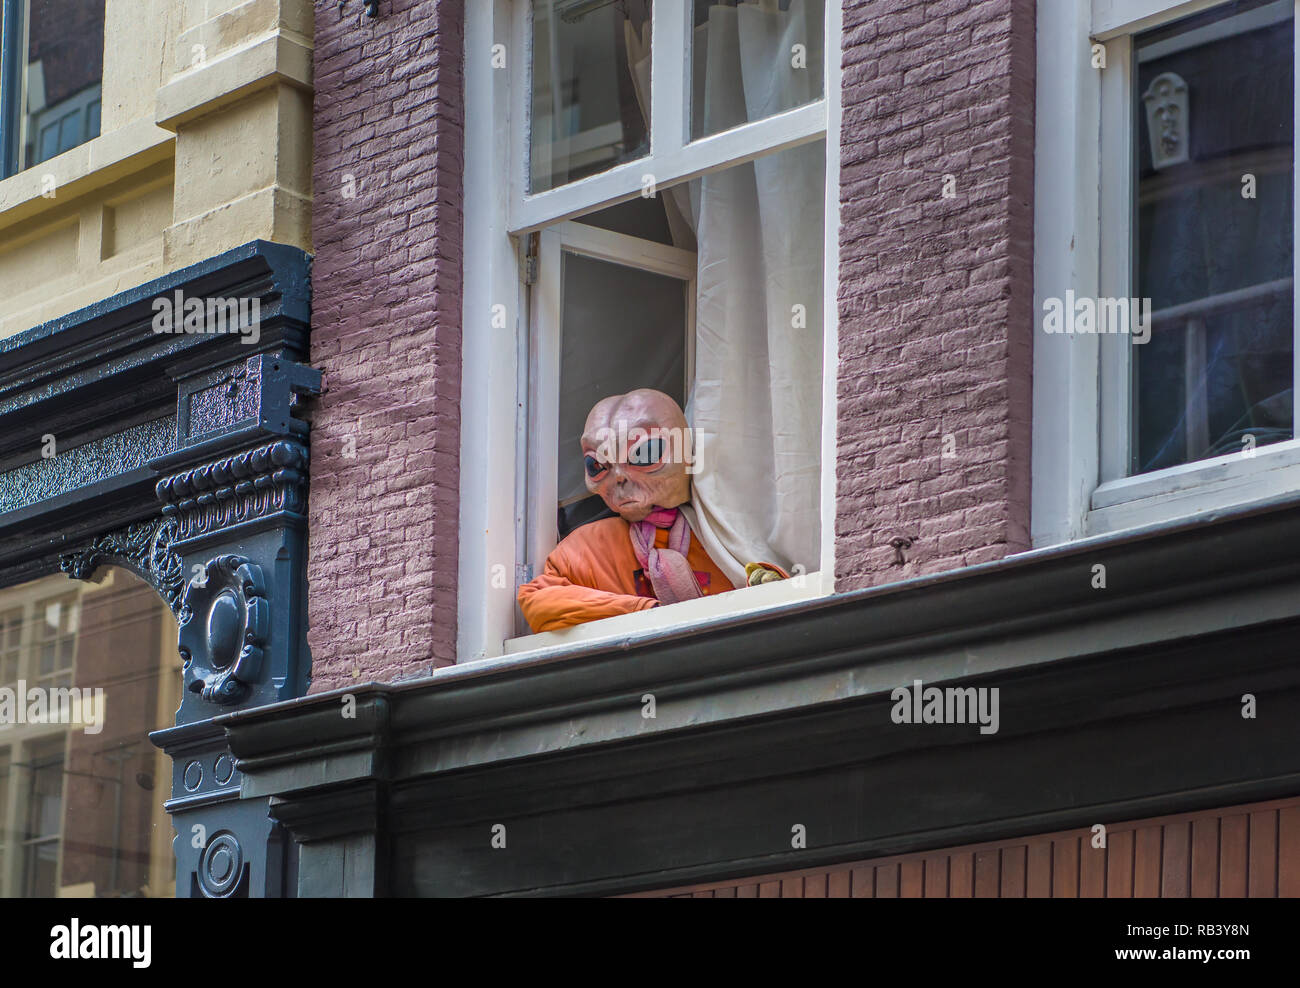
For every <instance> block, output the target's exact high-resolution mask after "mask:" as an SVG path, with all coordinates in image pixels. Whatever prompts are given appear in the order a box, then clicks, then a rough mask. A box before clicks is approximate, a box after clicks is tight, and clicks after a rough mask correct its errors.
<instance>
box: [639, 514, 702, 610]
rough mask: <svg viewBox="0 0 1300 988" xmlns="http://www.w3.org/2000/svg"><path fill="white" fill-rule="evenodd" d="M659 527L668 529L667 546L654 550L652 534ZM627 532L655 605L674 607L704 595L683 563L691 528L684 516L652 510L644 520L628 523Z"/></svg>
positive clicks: (688, 544) (689, 569)
mask: <svg viewBox="0 0 1300 988" xmlns="http://www.w3.org/2000/svg"><path fill="white" fill-rule="evenodd" d="M660 528H666V529H668V545H667V546H665V547H664V548H662V549H656V548H655V531H656V530H657V529H660ZM627 531H628V535H629V536H631V538H632V551H633V552H635V553H636V559H637V562H639V563H640V564H641V569H642V570H644V571H645V575H646V576H647V577H649V579H650V585H651V586H652V587H653V588H654V592H655V596H656V597H658V598H659V603H661V604H676V603H679V602H681V601H683V600H694V599H695V598H697V597H702V596H704V593H703V591H701V590H700V584H699V582H698V581H697V580H696V579H695V573H694V571H693V570H692V569H691V564H690V563H689V562H687V560H686V553H688V552H689V551H690V549H691V529H690V526H688V525H687V524H686V516H685V515H683V514H682V513H681V512H680V511H678V510H677V509H676V508H655V510H654V511H652V512H650V514H648V515H647V516H646V518H645V521H637V522H631V523H629V524H628V526H627Z"/></svg>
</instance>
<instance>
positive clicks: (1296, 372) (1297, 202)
mask: <svg viewBox="0 0 1300 988" xmlns="http://www.w3.org/2000/svg"><path fill="white" fill-rule="evenodd" d="M1295 51H1296V52H1297V53H1300V0H1296V9H1295ZM1295 65H1296V68H1295V70H1294V72H1293V73H1292V78H1291V85H1292V86H1293V87H1294V89H1295V93H1296V96H1297V100H1296V102H1295V105H1294V108H1293V110H1292V113H1293V114H1294V116H1293V119H1294V120H1295V121H1296V123H1297V124H1300V59H1297V60H1296V63H1295ZM1297 133H1300V130H1293V131H1292V134H1293V135H1294V134H1297ZM1295 148H1296V143H1295V138H1294V136H1293V137H1292V139H1291V182H1292V188H1293V191H1292V194H1291V272H1292V273H1291V327H1292V328H1291V341H1292V342H1291V438H1292V439H1295V438H1297V437H1300V305H1298V304H1297V300H1296V292H1297V291H1300V249H1297V248H1300V236H1297V231H1298V230H1300V225H1298V224H1300V198H1298V197H1297V196H1300V167H1296V159H1295Z"/></svg>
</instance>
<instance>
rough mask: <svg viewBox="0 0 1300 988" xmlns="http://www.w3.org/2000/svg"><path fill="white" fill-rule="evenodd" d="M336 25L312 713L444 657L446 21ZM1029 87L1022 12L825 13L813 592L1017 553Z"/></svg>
mask: <svg viewBox="0 0 1300 988" xmlns="http://www.w3.org/2000/svg"><path fill="white" fill-rule="evenodd" d="M350 7H351V10H350V11H349V13H348V15H347V16H345V17H343V18H342V19H340V17H339V15H338V12H337V6H336V4H335V3H333V2H319V3H318V4H317V17H316V37H315V42H316V54H315V72H316V75H315V78H316V103H315V113H316V145H315V147H316V150H315V214H314V220H313V236H314V242H315V252H316V259H315V264H314V269H313V292H314V299H313V339H312V362H313V364H314V365H315V366H316V367H319V368H321V369H322V370H323V371H324V373H325V379H326V388H327V391H326V393H325V395H324V396H323V397H322V398H321V399H320V401H319V402H318V403H316V407H315V409H314V413H313V418H314V427H313V428H314V431H313V439H312V449H313V463H312V488H311V508H310V512H311V517H310V525H311V529H310V531H311V537H312V538H311V549H310V557H309V564H308V577H309V581H310V588H309V595H310V598H309V599H310V625H311V630H310V632H309V643H310V645H311V648H312V653H313V684H312V689H313V690H314V691H320V690H323V689H329V688H333V687H336V686H341V685H345V684H346V683H349V682H352V681H354V671H355V675H356V676H357V677H360V678H363V679H380V680H392V679H395V678H400V677H404V676H408V675H414V674H418V673H420V672H426V671H428V670H429V669H430V668H432V667H434V666H439V665H446V664H450V663H452V662H454V661H455V658H456V656H455V642H456V570H457V562H456V554H457V524H458V510H457V498H458V493H459V474H458V455H459V420H458V416H459V400H460V332H461V329H460V315H461V313H460V306H461V277H462V273H461V270H460V257H461V231H462V216H461V205H462V203H461V199H462V188H461V171H462V167H463V148H462V138H463V126H462V106H463V101H462V96H463V76H462V46H463V29H464V24H463V5H462V4H461V3H460V2H457V0H439V2H430V0H423V2H420V0H383V2H382V4H381V11H382V16H381V17H380V18H378V19H366V18H363V17H361V16H360V14H359V9H360V4H359V3H356V4H352V5H350ZM1034 63H1035V5H1034V0H846V2H845V8H844V52H843V68H844V89H843V128H842V139H841V167H842V173H841V205H842V221H843V226H842V229H841V243H840V261H841V266H840V283H839V317H840V367H839V411H838V439H837V444H838V445H837V454H836V455H837V461H838V462H837V476H838V481H837V483H838V490H837V520H836V558H837V562H836V577H837V589H840V590H848V589H853V588H855V587H861V586H867V585H871V584H877V583H883V582H888V581H890V580H896V579H899V578H901V577H905V576H910V575H914V574H919V573H926V572H934V571H939V570H944V569H951V568H955V567H959V566H964V565H971V564H975V563H980V562H985V561H988V560H992V559H997V558H1000V557H1001V556H1003V555H1005V554H1007V553H1009V552H1014V551H1018V550H1020V549H1023V548H1027V547H1028V545H1029V450H1030V405H1031V376H1030V375H1031V369H1032V368H1031V350H1030V347H1031V331H1032V317H1033V312H1032V306H1033V297H1032V296H1033V284H1032V271H1033V259H1032V250H1033V242H1032V241H1033V206H1032V192H1033V142H1034V134H1033V126H1034V125H1033V112H1034V74H1035V65H1034ZM946 175H951V176H953V179H954V181H955V195H953V196H952V197H951V198H945V197H944V195H943V193H944V178H945V176H946ZM349 176H350V178H349ZM353 188H355V197H354V198H347V197H346V194H345V191H346V190H350V189H353ZM945 437H951V438H950V439H947V440H946V439H945ZM349 440H350V441H351V443H354V444H355V458H350V456H349V453H350V452H351V446H350V444H349ZM945 447H946V448H945ZM945 452H948V453H951V454H952V455H951V456H945V455H944V454H945ZM899 538H905V539H908V540H914V541H913V542H912V544H911V545H910V546H909V547H907V548H904V549H903V550H902V552H903V555H904V558H905V560H906V561H905V563H904V564H903V565H901V566H900V565H898V564H897V551H898V550H896V549H895V548H894V546H893V545H892V543H893V541H894V540H895V539H899Z"/></svg>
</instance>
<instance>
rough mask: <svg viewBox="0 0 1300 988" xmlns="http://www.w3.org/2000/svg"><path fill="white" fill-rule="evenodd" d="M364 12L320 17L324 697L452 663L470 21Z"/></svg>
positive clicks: (317, 439) (314, 589)
mask: <svg viewBox="0 0 1300 988" xmlns="http://www.w3.org/2000/svg"><path fill="white" fill-rule="evenodd" d="M361 8H362V5H361V3H360V2H359V0H353V2H350V3H349V4H348V5H347V8H345V9H346V10H347V14H346V15H345V16H343V17H340V15H339V12H338V5H337V3H335V2H334V0H318V2H317V4H316V31H315V85H316V96H315V151H314V187H315V205H314V216H313V220H312V235H313V241H314V249H315V260H314V262H313V268H312V295H313V298H312V326H313V329H312V346H311V361H312V364H313V366H315V367H318V368H320V369H321V370H322V371H323V372H324V375H325V387H326V391H325V394H324V395H323V396H322V397H321V398H320V400H319V401H318V402H316V403H314V408H313V410H312V413H311V415H312V420H313V426H312V465H311V504H310V520H309V524H310V532H311V545H310V552H309V559H308V581H309V590H308V593H309V605H308V606H309V622H310V631H309V633H308V643H309V644H310V646H311V650H312V666H313V674H312V691H313V692H319V691H322V690H326V689H332V688H335V687H338V686H342V685H344V684H346V683H350V682H354V681H355V680H354V676H357V677H360V678H362V679H365V680H370V679H379V680H385V681H391V680H393V679H397V678H402V677H405V676H411V675H415V674H418V673H420V672H426V673H427V672H428V671H429V670H430V669H431V668H432V667H434V666H440V665H447V664H450V663H452V662H454V661H455V646H456V569H457V524H458V503H457V499H458V492H459V457H460V422H459V416H460V378H461V277H462V275H461V267H460V263H461V261H460V255H461V239H462V238H461V229H462V186H461V175H462V171H463V163H464V158H463V131H464V128H463V116H462V114H463V105H464V104H463V100H462V95H463V71H462V70H463V49H464V8H463V4H462V3H461V2H437V3H435V2H432V0H381V4H380V16H379V17H378V18H366V17H364V16H362V15H361ZM350 196H351V197H350Z"/></svg>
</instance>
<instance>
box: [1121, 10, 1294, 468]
mask: <svg viewBox="0 0 1300 988" xmlns="http://www.w3.org/2000/svg"><path fill="white" fill-rule="evenodd" d="M1291 11H1292V5H1291V4H1290V3H1289V2H1288V3H1268V4H1259V3H1236V4H1228V5H1226V6H1225V7H1224V8H1222V9H1219V8H1216V9H1215V11H1213V12H1212V13H1211V14H1210V15H1204V16H1200V17H1196V18H1190V19H1188V20H1186V21H1183V22H1181V23H1180V24H1178V25H1175V26H1174V27H1172V28H1166V29H1163V30H1161V31H1159V32H1152V33H1150V34H1147V35H1144V36H1142V37H1140V38H1139V39H1138V40H1137V43H1136V45H1135V50H1136V55H1137V59H1138V66H1137V76H1136V77H1137V80H1138V84H1137V92H1136V102H1135V118H1134V119H1135V126H1136V129H1137V133H1136V134H1135V138H1136V139H1135V141H1134V146H1135V149H1136V154H1137V160H1136V162H1135V170H1136V174H1137V179H1138V195H1137V236H1136V239H1135V251H1134V253H1135V265H1136V272H1135V273H1136V278H1137V286H1138V291H1137V294H1138V296H1139V297H1142V298H1150V299H1151V305H1152V309H1153V317H1152V326H1151V339H1150V342H1148V343H1146V344H1144V345H1135V346H1134V347H1133V366H1134V376H1133V383H1134V394H1133V401H1134V404H1133V407H1134V420H1135V421H1134V433H1133V435H1134V450H1133V453H1134V455H1133V462H1132V470H1133V472H1135V473H1142V472H1145V471H1149V470H1158V469H1161V468H1164V467H1171V466H1176V465H1178V464H1180V463H1188V462H1192V461H1195V460H1199V459H1205V458H1207V457H1211V456H1219V455H1222V454H1225V453H1234V452H1241V451H1242V450H1244V449H1250V448H1253V447H1254V446H1263V445H1266V444H1268V443H1274V442H1280V441H1282V440H1285V439H1290V438H1291V436H1292V350H1293V335H1294V329H1293V326H1294V320H1293V316H1292V296H1293V285H1292V273H1293V272H1292V267H1293V261H1292V258H1293V235H1292V223H1293V219H1292V217H1293V211H1294V203H1293V180H1292V153H1293V152H1292V148H1293V144H1294V136H1293V135H1294V128H1293V91H1294V90H1293V74H1294V61H1295V57H1294V45H1295V41H1294V28H1293V19H1292V13H1291ZM1252 193H1253V197H1252V195H1251V194H1252Z"/></svg>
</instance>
